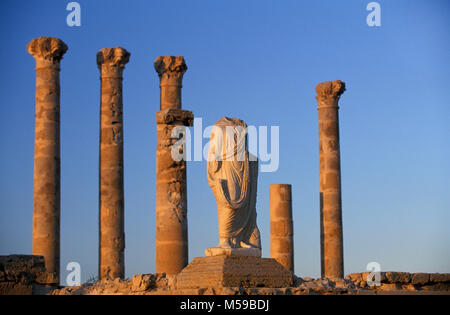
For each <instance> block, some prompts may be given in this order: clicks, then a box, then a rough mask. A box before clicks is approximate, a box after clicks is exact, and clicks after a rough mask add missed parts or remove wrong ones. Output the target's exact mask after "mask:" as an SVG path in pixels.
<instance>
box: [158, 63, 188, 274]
mask: <svg viewBox="0 0 450 315" xmlns="http://www.w3.org/2000/svg"><path fill="white" fill-rule="evenodd" d="M155 69H156V71H157V72H158V75H159V78H160V87H161V100H160V102H161V103H160V109H161V110H160V111H158V112H157V113H156V123H157V127H156V128H157V141H158V144H157V149H156V272H157V273H162V272H165V273H166V274H168V275H173V274H177V273H179V272H180V271H181V270H182V269H183V268H184V267H185V266H186V265H187V264H188V221H187V191H186V162H185V161H184V160H180V161H176V160H174V159H173V157H172V153H171V152H172V148H173V145H174V143H175V142H176V141H178V140H179V139H176V138H172V130H173V129H174V128H175V127H179V126H192V121H193V115H192V112H190V111H185V110H182V109H181V87H182V85H181V83H182V79H183V75H184V73H185V71H186V70H187V67H186V64H185V62H184V59H183V57H173V56H165V57H158V58H157V59H156V61H155Z"/></svg>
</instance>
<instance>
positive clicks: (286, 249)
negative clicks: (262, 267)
mask: <svg viewBox="0 0 450 315" xmlns="http://www.w3.org/2000/svg"><path fill="white" fill-rule="evenodd" d="M270 257H271V258H275V259H276V260H277V261H278V262H279V263H280V264H281V265H283V267H284V268H286V269H287V270H289V271H290V272H292V273H294V229H293V222H292V186H291V185H288V184H274V185H270Z"/></svg>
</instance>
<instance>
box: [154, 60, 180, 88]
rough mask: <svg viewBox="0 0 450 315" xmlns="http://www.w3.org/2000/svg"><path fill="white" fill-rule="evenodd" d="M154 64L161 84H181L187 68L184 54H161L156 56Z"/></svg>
mask: <svg viewBox="0 0 450 315" xmlns="http://www.w3.org/2000/svg"><path fill="white" fill-rule="evenodd" d="M154 65H155V70H156V72H158V75H159V79H160V85H161V86H163V85H177V86H181V82H182V80H183V75H184V73H185V72H186V70H187V66H186V63H185V62H184V58H183V56H178V57H175V56H159V57H158V58H156V60H155V63H154Z"/></svg>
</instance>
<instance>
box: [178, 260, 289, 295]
mask: <svg viewBox="0 0 450 315" xmlns="http://www.w3.org/2000/svg"><path fill="white" fill-rule="evenodd" d="M292 284H293V277H292V274H291V273H290V272H289V271H287V270H286V269H285V268H284V267H283V266H281V265H280V263H278V262H277V261H276V260H275V259H273V258H260V257H249V256H225V255H220V256H211V257H196V258H194V260H193V261H192V262H191V263H190V264H189V265H188V266H187V267H186V268H184V269H183V270H182V271H181V272H180V273H179V274H178V275H177V276H176V289H178V290H180V289H193V288H222V287H244V288H258V287H267V288H285V287H289V286H292Z"/></svg>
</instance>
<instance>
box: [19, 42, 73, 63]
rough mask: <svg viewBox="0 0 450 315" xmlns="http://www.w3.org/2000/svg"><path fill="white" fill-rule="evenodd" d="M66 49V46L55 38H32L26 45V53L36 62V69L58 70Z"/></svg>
mask: <svg viewBox="0 0 450 315" xmlns="http://www.w3.org/2000/svg"><path fill="white" fill-rule="evenodd" d="M67 49H68V47H67V45H66V44H65V43H64V42H63V41H62V40H60V39H59V38H55V37H38V38H34V39H33V40H31V42H29V43H28V45H27V52H28V53H29V54H30V55H32V56H33V57H34V59H35V60H36V69H38V68H57V69H59V62H60V61H61V59H62V58H63V55H64V54H65V53H66V51H67Z"/></svg>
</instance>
